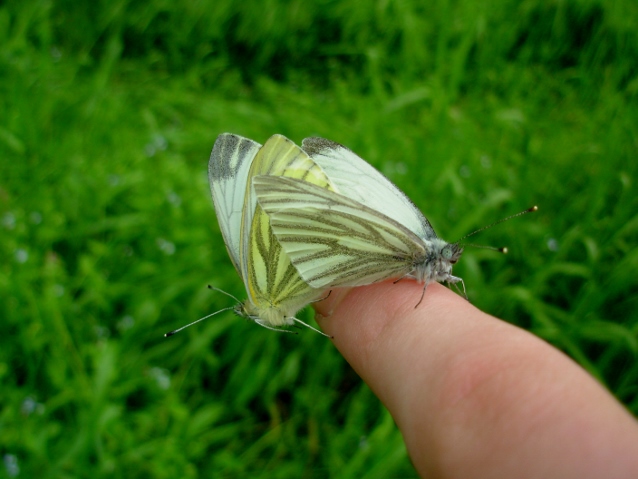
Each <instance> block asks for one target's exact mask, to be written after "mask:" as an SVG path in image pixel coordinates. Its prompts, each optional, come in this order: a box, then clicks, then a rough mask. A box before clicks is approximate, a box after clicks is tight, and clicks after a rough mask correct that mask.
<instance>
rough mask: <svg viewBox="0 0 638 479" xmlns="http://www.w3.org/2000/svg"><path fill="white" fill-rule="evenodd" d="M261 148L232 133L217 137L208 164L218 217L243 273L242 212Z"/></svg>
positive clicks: (237, 264) (234, 259)
mask: <svg viewBox="0 0 638 479" xmlns="http://www.w3.org/2000/svg"><path fill="white" fill-rule="evenodd" d="M260 147H261V145H260V144H259V143H256V142H254V141H252V140H249V139H248V138H243V137H241V136H239V135H234V134H232V133H222V134H221V135H219V136H218V137H217V140H216V141H215V145H214V146H213V151H212V152H211V155H210V160H209V162H208V181H209V184H210V190H211V194H212V196H213V204H214V206H215V214H216V215H217V221H218V222H219V228H220V230H221V233H222V236H223V238H224V243H225V244H226V249H227V250H228V255H229V256H230V259H231V261H232V262H233V265H235V269H236V270H237V272H238V273H240V274H241V269H240V259H239V249H240V244H241V225H242V211H243V208H244V196H245V194H246V181H247V178H248V171H249V169H250V165H251V163H252V161H253V158H255V155H257V152H258V151H259V148H260Z"/></svg>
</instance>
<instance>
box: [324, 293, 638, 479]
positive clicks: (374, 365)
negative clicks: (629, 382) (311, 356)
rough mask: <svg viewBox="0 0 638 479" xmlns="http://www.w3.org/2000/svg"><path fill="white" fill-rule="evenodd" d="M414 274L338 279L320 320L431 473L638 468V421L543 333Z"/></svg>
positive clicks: (576, 474)
mask: <svg viewBox="0 0 638 479" xmlns="http://www.w3.org/2000/svg"><path fill="white" fill-rule="evenodd" d="M421 292H422V285H418V284H416V283H415V282H413V281H412V282H411V281H401V282H400V283H397V284H393V283H391V282H385V283H378V284H374V285H370V286H366V287H361V288H354V289H349V290H348V289H341V290H334V291H333V292H332V294H331V295H330V296H329V297H328V299H327V300H325V301H322V302H321V303H317V304H316V309H317V312H318V313H319V315H318V318H317V319H318V321H319V324H320V325H321V326H322V329H323V330H324V331H325V332H326V333H328V334H330V335H332V336H334V338H333V342H334V344H335V346H336V347H337V348H338V349H339V351H340V352H341V353H342V354H343V356H344V357H345V358H346V360H347V361H348V362H349V363H350V365H351V366H352V367H353V368H354V369H355V370H356V371H357V373H358V374H359V375H360V376H361V377H362V378H363V380H364V381H365V382H366V383H367V384H368V385H369V386H370V388H371V389H372V390H373V391H374V392H375V394H376V395H377V396H378V397H379V399H380V400H381V401H382V402H383V404H384V405H385V406H386V407H387V408H388V410H389V411H390V413H391V414H392V416H393V417H394V419H395V421H396V423H397V425H398V427H399V429H400V430H401V432H402V434H403V437H404V439H405V443H406V446H407V449H408V453H409V455H410V458H411V459H412V462H413V464H414V466H415V467H416V469H417V471H418V472H419V474H420V475H421V476H423V477H428V478H438V477H441V478H448V477H450V478H452V477H454V478H465V477H471V478H492V477H494V478H502V477H516V478H536V477H538V478H544V479H547V478H554V477H555V478H561V479H566V478H579V479H583V478H590V477H591V478H601V477H605V478H638V422H637V421H636V419H635V418H634V417H633V416H632V415H631V414H630V413H629V412H628V411H626V410H625V409H624V407H623V406H622V405H621V404H620V403H619V402H618V401H617V400H616V399H615V398H614V397H613V396H612V395H611V394H610V393H609V392H608V391H607V390H606V389H605V388H604V387H602V386H601V385H600V384H599V383H598V382H597V381H596V380H595V379H594V378H592V377H591V376H590V375H589V374H588V373H587V372H585V371H584V370H583V369H582V368H581V367H580V366H578V365H577V364H576V363H575V362H573V361H572V360H571V359H570V358H568V357H567V356H566V355H564V354H563V353H562V352H560V351H558V350H557V349H555V348H554V347H552V346H550V345H549V344H547V343H546V342H544V341H542V340H541V339H539V338H537V337H536V336H534V335H532V334H530V333H528V332H527V331H525V330H522V329H520V328H517V327H516V326H513V325H511V324H509V323H506V322H504V321H501V320H499V319H497V318H495V317H493V316H490V315H488V314H486V313H483V312H482V311H480V310H478V309H477V308H475V307H474V306H473V305H472V304H471V303H469V302H468V301H466V300H465V299H464V298H462V297H460V296H459V295H457V294H455V293H454V292H452V291H450V290H449V289H447V288H445V287H444V286H441V285H440V284H438V283H433V284H430V285H429V286H428V288H427V292H426V294H425V297H424V299H423V302H422V303H421V304H420V305H419V307H418V308H416V309H415V307H414V306H415V304H416V302H417V301H418V300H419V298H420V296H421Z"/></svg>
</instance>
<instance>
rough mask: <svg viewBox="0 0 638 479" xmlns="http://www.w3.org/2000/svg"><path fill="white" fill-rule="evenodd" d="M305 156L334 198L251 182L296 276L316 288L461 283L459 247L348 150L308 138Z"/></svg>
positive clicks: (287, 182) (300, 187) (302, 186)
mask: <svg viewBox="0 0 638 479" xmlns="http://www.w3.org/2000/svg"><path fill="white" fill-rule="evenodd" d="M303 149H304V151H306V152H307V153H308V154H309V155H310V156H311V157H312V159H313V160H314V161H316V162H317V164H319V166H321V168H322V169H323V170H324V171H325V172H326V173H327V174H328V176H329V177H330V179H331V180H332V181H333V182H334V184H335V185H336V186H337V189H338V191H341V192H342V193H343V194H340V193H337V192H336V191H331V190H327V189H324V188H320V187H317V186H315V185H312V184H309V183H308V182H305V181H303V180H300V179H297V178H284V177H274V176H270V177H264V176H256V177H255V178H253V185H254V187H255V193H256V195H257V199H258V201H259V204H260V205H261V207H262V208H263V209H264V211H266V213H267V214H268V216H269V217H270V224H271V227H272V230H273V232H274V234H275V236H276V237H277V239H278V240H279V243H280V244H281V246H282V248H283V250H284V251H285V252H286V253H287V254H288V256H289V258H290V260H291V261H292V263H293V264H294V266H295V267H296V268H297V271H298V272H299V274H300V275H301V277H302V278H303V280H304V281H305V282H306V283H308V284H309V285H310V286H312V287H313V288H327V287H337V286H361V285H365V284H370V283H374V282H377V281H382V280H385V279H389V278H403V277H411V278H414V279H416V280H417V281H418V282H420V283H425V285H426V286H427V284H428V283H429V282H431V281H447V282H449V283H457V282H461V283H462V280H461V278H458V277H456V276H453V275H452V266H453V265H454V264H455V263H456V262H457V261H458V259H459V258H460V256H461V253H462V252H463V248H462V247H461V246H460V245H459V244H458V243H448V242H446V241H444V240H442V239H440V238H439V237H437V235H436V233H435V232H434V230H433V229H432V226H431V225H430V223H429V222H428V220H427V219H426V218H425V217H424V216H423V214H421V212H420V211H419V210H418V209H417V208H416V206H415V205H414V204H413V203H412V202H411V201H410V199H409V198H408V197H407V196H405V194H404V193H402V192H401V191H400V190H399V189H398V188H397V187H396V186H394V185H393V184H392V183H391V182H390V180H388V179H387V178H386V177H385V176H383V175H382V174H381V173H380V172H379V171H377V170H376V169H375V168H373V167H372V166H371V165H370V164H368V163H367V162H365V161H364V160H363V159H361V158H359V157H358V156H357V155H355V154H354V153H353V152H352V151H350V150H349V149H347V148H346V147H344V146H342V145H340V144H338V143H334V142H332V141H329V140H325V139H322V138H307V139H305V140H304V141H303Z"/></svg>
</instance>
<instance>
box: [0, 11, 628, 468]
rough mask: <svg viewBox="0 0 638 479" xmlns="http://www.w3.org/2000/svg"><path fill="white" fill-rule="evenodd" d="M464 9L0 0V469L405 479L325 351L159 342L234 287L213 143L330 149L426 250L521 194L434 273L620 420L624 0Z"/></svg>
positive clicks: (245, 327)
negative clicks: (279, 139)
mask: <svg viewBox="0 0 638 479" xmlns="http://www.w3.org/2000/svg"><path fill="white" fill-rule="evenodd" d="M479 3H480V2H479ZM479 3H477V2H474V1H472V0H459V1H456V2H451V1H448V0H438V1H436V2H432V3H431V4H427V2H404V1H394V0H390V1H387V2H367V3H362V2H358V1H356V0H350V1H346V2H335V1H331V0H319V1H315V2H302V1H301V0H288V1H284V0H268V1H266V2H264V1H257V0H247V1H245V2H241V3H239V2H232V1H227V0H218V1H204V0H202V1H199V2H188V3H180V2H167V1H163V0H155V1H152V2H132V1H127V0H115V1H96V2H75V1H69V0H67V1H58V2H51V1H45V0H22V1H17V0H13V1H12V0H9V1H7V2H3V4H2V5H0V102H1V105H0V112H2V113H1V114H0V220H1V222H0V256H1V258H2V261H1V263H0V268H1V269H0V315H1V319H0V328H1V329H0V333H1V334H0V381H1V383H0V384H1V389H0V452H1V453H2V455H3V461H4V465H3V467H1V468H0V477H56V478H65V477H69V478H70V477H92V478H95V477H127V478H128V477H157V478H175V477H212V475H213V473H214V474H215V477H247V476H249V475H250V476H251V477H339V478H348V477H353V478H386V477H415V476H416V474H415V472H414V470H413V468H412V466H411V465H410V462H409V459H408V458H407V456H406V452H405V448H404V446H403V443H402V440H401V436H400V434H399V433H398V431H397V429H396V427H395V426H394V424H393V422H392V419H391V418H390V417H389V415H388V413H387V412H386V411H385V410H384V409H383V407H382V406H381V405H380V404H379V402H378V400H377V399H376V398H375V397H374V396H373V395H372V393H371V392H370V391H369V389H368V388H367V387H366V386H365V385H363V384H362V383H361V381H360V379H359V378H358V377H357V376H356V375H355V374H354V373H353V372H352V370H351V369H350V368H349V366H348V365H347V364H345V361H344V360H343V359H342V358H341V357H340V356H339V355H338V353H337V352H336V351H335V350H334V349H333V347H332V346H331V344H330V342H329V341H326V340H325V338H323V337H320V336H319V335H316V334H312V333H311V332H309V331H304V332H303V334H300V335H298V336H292V335H285V334H275V333H272V332H270V331H267V330H265V329H262V328H259V327H257V326H255V325H254V324H251V323H247V322H244V321H242V320H239V319H238V318H236V317H234V316H233V315H232V314H230V313H226V314H223V315H220V316H217V317H215V318H213V319H211V320H208V321H206V322H205V323H202V324H200V325H198V326H197V327H194V328H191V329H190V330H187V331H185V332H183V333H180V334H179V335H177V336H175V337H173V338H171V339H170V340H167V339H164V338H163V337H162V334H163V333H164V332H166V331H168V330H171V329H174V328H175V327H177V326H180V325H182V324H185V323H186V322H189V321H192V320H194V319H196V318H198V317H201V316H203V315H205V314H207V313H209V312H211V311H215V310H218V309H221V308H223V307H227V306H229V305H230V304H229V299H228V298H227V297H225V296H223V295H220V294H218V293H215V292H211V291H209V290H207V289H206V285H207V284H213V285H215V286H217V287H219V288H222V289H224V290H226V291H229V292H231V293H233V294H235V295H236V296H238V297H244V295H245V293H244V291H243V287H242V285H241V282H240V280H239V278H238V277H237V275H236V273H235V271H234V270H233V268H232V265H231V263H230V260H229V259H228V258H227V255H226V251H225V249H224V246H223V243H222V240H221V236H220V234H219V230H218V227H217V222H216V219H215V217H214V213H213V210H212V207H211V200H210V196H209V191H208V185H207V180H206V163H207V160H208V155H209V153H210V150H211V148H212V145H213V142H214V140H215V138H216V136H217V135H218V134H219V133H221V132H224V131H230V132H234V133H238V134H241V135H243V136H247V137H250V138H254V139H255V140H257V141H259V142H263V141H265V140H266V139H267V138H268V137H269V136H270V135H271V134H273V133H282V134H284V135H286V136H288V137H289V138H291V139H293V140H294V141H296V142H300V141H301V139H302V138H304V137H306V136H311V135H319V136H324V137H327V138H330V139H333V140H336V141H339V142H341V143H344V144H345V145H347V146H349V147H350V148H351V149H353V150H354V151H356V152H357V153H359V154H360V155H361V156H362V157H363V158H365V159H367V160H369V161H370V162H371V163H372V164H374V165H375V166H377V167H378V168H380V169H381V170H382V171H384V172H385V173H386V174H387V175H388V176H390V178H391V179H392V180H394V181H395V182H396V183H397V184H398V185H399V186H400V187H401V188H403V189H404V190H405V191H406V193H407V194H408V195H409V196H410V197H411V198H413V200H414V201H415V202H416V203H417V204H418V205H419V206H420V207H421V209H422V211H424V213H425V214H426V215H427V216H428V218H429V219H430V220H431V222H432V223H433V225H434V226H435V229H436V230H437V232H438V233H439V234H440V235H441V236H442V237H444V238H446V239H448V240H454V239H456V238H458V237H461V236H463V235H464V234H465V233H467V232H469V231H471V230H472V229H473V228H477V227H480V226H483V225H485V224H486V223H488V222H490V221H492V220H494V219H498V218H500V217H502V216H504V215H506V214H511V213H514V212H516V211H519V210H522V209H524V208H526V207H528V206H530V205H532V204H538V205H539V206H540V208H541V210H540V212H539V213H538V214H537V215H536V216H530V217H527V218H526V219H519V220H515V221H512V222H510V223H506V224H504V225H502V226H499V227H498V228H494V229H493V230H489V231H487V232H485V233H482V234H481V235H480V236H479V237H476V239H475V241H476V242H478V243H481V244H489V245H496V246H502V245H507V246H508V247H509V249H510V251H511V254H510V255H508V256H507V257H503V256H501V255H498V254H495V253H492V252H489V251H484V250H468V251H467V252H466V253H465V254H464V257H463V259H462V261H461V262H460V264H459V265H458V266H457V267H456V268H455V272H456V273H458V274H459V275H460V276H462V277H463V278H464V279H465V284H466V285H467V288H468V294H469V296H470V298H471V300H472V301H473V302H474V303H475V304H476V305H477V306H479V307H480V308H482V309H483V310H485V311H488V312H490V313H492V314H495V315H498V316H500V317H502V318H503V319H505V320H507V321H511V322H513V323H515V324H519V325H521V326H522V327H525V328H527V329H529V330H531V331H532V332H534V333H535V334H537V335H539V336H541V337H542V338H544V339H546V340H548V341H550V342H551V343H552V344H554V345H556V346H557V347H559V348H561V349H562V350H564V351H566V352H567V353H568V354H570V355H571V356H572V357H574V358H575V359H576V360H577V361H578V362H579V363H580V364H582V365H583V366H584V367H585V368H587V369H588V370H589V371H590V372H591V373H592V374H593V375H595V376H596V377H597V378H598V379H599V380H600V381H602V382H603V383H604V384H606V385H607V387H609V388H610V389H611V391H612V392H613V393H614V394H615V395H616V396H617V397H618V399H619V400H620V401H622V402H623V403H624V404H626V405H627V407H628V408H629V409H630V410H631V411H632V412H633V413H634V414H638V361H637V356H638V314H637V313H636V311H637V310H638V300H637V297H636V292H637V291H638V279H637V275H636V273H635V272H636V270H638V249H637V248H636V243H637V240H638V213H637V211H638V208H637V207H638V194H637V193H638V188H636V181H638V161H637V153H638V108H637V106H638V105H637V103H638V102H637V93H638V69H637V64H636V61H635V60H636V58H638V33H637V32H638V29H637V28H636V26H637V25H638V4H636V2H634V1H632V0H624V1H617V2H603V1H602V0H565V1H561V2H557V1H556V2H544V1H541V0H526V1H523V2H518V1H513V0H496V1H493V2H489V5H482V4H479ZM301 314H302V317H306V315H308V316H309V315H311V313H310V312H307V313H301Z"/></svg>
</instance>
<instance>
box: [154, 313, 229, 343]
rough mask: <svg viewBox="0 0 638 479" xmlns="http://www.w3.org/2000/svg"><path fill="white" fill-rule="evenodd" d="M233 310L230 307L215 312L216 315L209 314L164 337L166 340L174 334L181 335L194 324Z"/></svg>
mask: <svg viewBox="0 0 638 479" xmlns="http://www.w3.org/2000/svg"><path fill="white" fill-rule="evenodd" d="M231 309H234V306H229V307H228V308H224V309H220V310H219V311H215V312H214V313H211V314H209V315H207V316H204V317H203V318H199V319H198V320H197V321H193V322H192V323H190V324H187V325H186V326H182V327H181V328H179V329H176V330H174V331H169V332H168V333H166V334H165V335H164V337H165V338H168V337H169V336H172V335H173V334H177V333H179V332H180V331H181V330H182V329H186V328H188V327H189V326H192V325H193V324H197V323H199V322H200V321H204V320H205V319H208V318H210V317H211V316H215V315H216V314H219V313H222V312H224V311H229V310H231Z"/></svg>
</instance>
